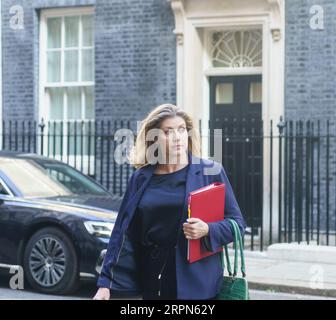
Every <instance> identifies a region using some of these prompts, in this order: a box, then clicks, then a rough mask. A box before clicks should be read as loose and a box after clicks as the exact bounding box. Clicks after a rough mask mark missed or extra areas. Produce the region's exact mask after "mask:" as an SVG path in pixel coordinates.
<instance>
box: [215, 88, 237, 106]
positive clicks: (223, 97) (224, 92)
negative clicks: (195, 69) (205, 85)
mask: <svg viewBox="0 0 336 320" xmlns="http://www.w3.org/2000/svg"><path fill="white" fill-rule="evenodd" d="M232 103H233V84H232V83H219V84H217V86H216V104H232Z"/></svg>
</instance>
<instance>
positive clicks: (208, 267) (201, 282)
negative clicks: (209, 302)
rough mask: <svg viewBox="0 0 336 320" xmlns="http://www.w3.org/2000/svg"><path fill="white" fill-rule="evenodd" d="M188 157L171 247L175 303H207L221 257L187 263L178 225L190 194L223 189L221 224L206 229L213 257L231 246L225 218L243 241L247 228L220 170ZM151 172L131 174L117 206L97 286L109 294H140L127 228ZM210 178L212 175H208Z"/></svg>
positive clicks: (209, 162) (215, 288)
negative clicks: (180, 210) (234, 224)
mask: <svg viewBox="0 0 336 320" xmlns="http://www.w3.org/2000/svg"><path fill="white" fill-rule="evenodd" d="M188 157H189V163H190V166H189V169H188V173H187V181H186V194H185V205H184V210H183V215H181V223H180V228H179V231H178V237H177V245H176V246H175V250H176V280H177V299H210V298H213V297H214V296H216V294H217V293H218V292H219V289H220V286H221V282H222V277H223V269H222V266H221V260H220V253H217V254H214V255H212V256H209V257H207V258H204V259H201V260H199V261H197V262H194V263H191V264H189V262H188V261H187V239H186V237H185V235H184V232H183V229H182V223H183V222H185V220H186V219H187V216H188V214H187V200H188V194H189V192H191V191H193V190H195V189H198V188H201V187H203V186H206V185H208V184H210V183H212V182H223V183H225V184H226V197H225V219H224V220H222V221H218V222H213V223H209V236H208V239H209V241H208V246H209V245H210V246H209V249H211V251H217V250H218V249H219V248H220V247H222V246H223V245H224V244H228V243H231V242H232V241H233V237H232V233H231V228H230V224H229V222H228V221H227V220H226V218H231V219H234V220H235V221H236V222H237V223H238V226H239V228H240V230H241V233H242V235H243V234H244V232H245V228H246V224H245V221H244V219H243V217H242V214H241V211H240V209H239V206H238V204H237V201H236V199H235V196H234V194H233V191H232V187H231V185H230V182H229V180H228V178H227V175H226V173H225V170H224V168H223V166H222V165H221V164H220V163H218V162H215V161H212V160H207V159H202V158H198V157H195V156H194V155H192V154H191V153H190V152H189V154H188ZM154 169H155V165H147V166H145V167H142V168H140V169H138V170H136V171H134V172H133V174H132V176H131V178H130V180H129V183H128V187H127V190H126V192H125V195H124V198H123V201H122V203H121V206H120V209H119V213H118V216H117V219H116V222H115V225H114V228H113V231H112V234H111V238H110V241H109V244H108V248H107V253H106V256H105V259H104V264H103V268H102V271H101V274H100V276H99V278H98V282H97V284H98V286H99V287H105V288H110V289H111V291H112V293H113V292H115V293H127V294H128V293H129V294H135V295H141V293H142V289H141V285H140V274H139V270H140V269H139V267H138V263H137V261H138V259H137V254H141V252H140V253H139V252H137V247H136V246H135V245H134V242H133V241H132V234H130V233H131V230H132V228H128V227H129V225H130V222H131V220H132V218H133V216H134V213H135V211H136V208H137V206H138V203H139V201H140V199H141V196H142V194H143V192H144V190H145V189H146V186H147V184H148V182H149V180H150V178H151V176H152V174H153V171H154ZM207 170H209V171H207ZM209 172H210V173H211V174H208V173H209ZM182 220H183V221H182ZM132 232H134V231H132Z"/></svg>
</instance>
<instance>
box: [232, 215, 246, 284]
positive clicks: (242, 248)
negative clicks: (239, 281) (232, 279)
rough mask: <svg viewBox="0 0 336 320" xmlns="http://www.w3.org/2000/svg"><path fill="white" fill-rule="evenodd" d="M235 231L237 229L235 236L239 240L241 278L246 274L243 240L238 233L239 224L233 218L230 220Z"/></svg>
mask: <svg viewBox="0 0 336 320" xmlns="http://www.w3.org/2000/svg"><path fill="white" fill-rule="evenodd" d="M232 222H233V224H234V226H235V228H236V231H237V237H238V241H239V249H240V267H241V273H242V276H243V278H245V276H246V268H245V255H244V245H243V240H242V236H241V233H240V229H239V226H238V224H237V222H236V221H235V220H232Z"/></svg>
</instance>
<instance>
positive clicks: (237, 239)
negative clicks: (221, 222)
mask: <svg viewBox="0 0 336 320" xmlns="http://www.w3.org/2000/svg"><path fill="white" fill-rule="evenodd" d="M228 221H229V222H230V224H231V230H232V234H233V244H234V269H233V274H232V269H231V263H230V258H229V252H228V246H227V245H224V246H223V249H224V250H222V251H221V262H222V268H223V270H225V263H224V252H225V257H226V261H227V266H228V272H229V275H230V276H234V277H235V276H236V275H237V273H238V247H239V251H240V260H241V261H240V262H241V273H242V276H243V277H244V278H245V276H246V268H245V257H244V247H243V241H242V237H241V233H240V229H239V227H238V224H237V222H236V221H235V220H233V219H228Z"/></svg>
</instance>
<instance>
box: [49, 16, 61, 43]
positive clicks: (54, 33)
mask: <svg viewBox="0 0 336 320" xmlns="http://www.w3.org/2000/svg"><path fill="white" fill-rule="evenodd" d="M61 27H62V18H48V19H47V28H48V32H47V34H48V40H47V43H48V48H60V47H61V35H62V32H61Z"/></svg>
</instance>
